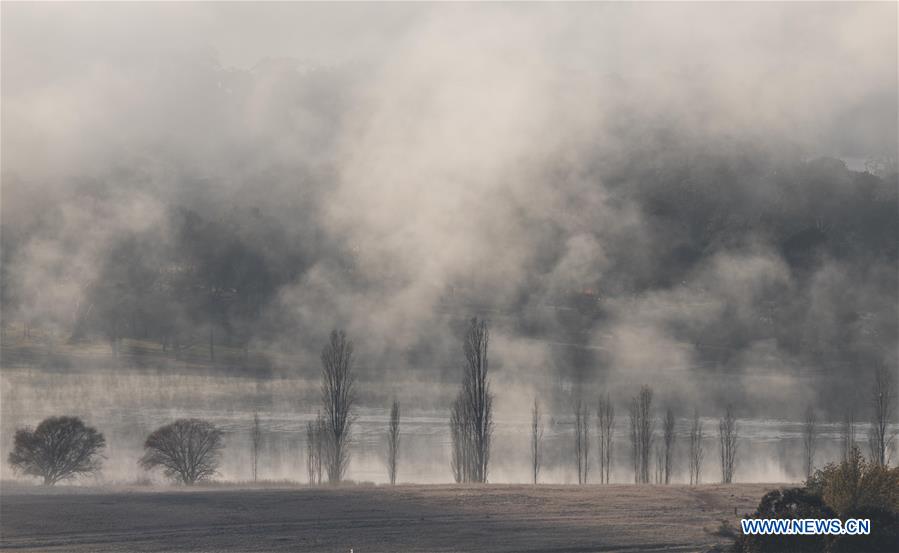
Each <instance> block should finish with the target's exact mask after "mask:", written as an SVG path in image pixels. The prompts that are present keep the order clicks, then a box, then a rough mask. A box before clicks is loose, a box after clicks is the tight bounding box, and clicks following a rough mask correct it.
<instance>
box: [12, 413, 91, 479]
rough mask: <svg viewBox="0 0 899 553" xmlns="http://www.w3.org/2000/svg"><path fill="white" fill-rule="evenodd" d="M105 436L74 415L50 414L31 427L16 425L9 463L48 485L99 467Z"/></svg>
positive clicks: (88, 472)
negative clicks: (17, 426) (54, 415)
mask: <svg viewBox="0 0 899 553" xmlns="http://www.w3.org/2000/svg"><path fill="white" fill-rule="evenodd" d="M104 447H106V439H105V438H104V437H103V434H101V433H100V432H97V430H96V429H95V428H92V427H90V426H87V425H85V424H84V422H83V421H82V420H81V419H79V418H77V417H50V418H47V419H44V420H43V421H41V422H40V424H38V425H37V428H35V429H34V430H32V429H30V428H20V429H18V430H16V434H15V437H14V438H13V450H12V451H11V452H10V454H9V458H8V461H9V464H10V465H11V466H12V467H13V469H15V470H17V471H20V472H22V473H23V474H27V475H29V476H38V477H41V478H43V479H44V485H46V486H52V485H53V484H56V483H57V482H59V481H60V480H67V479H69V478H74V477H76V476H80V475H83V474H92V473H95V472H97V471H99V470H100V465H101V460H102V456H101V454H100V451H101V450H102V449H103V448H104Z"/></svg>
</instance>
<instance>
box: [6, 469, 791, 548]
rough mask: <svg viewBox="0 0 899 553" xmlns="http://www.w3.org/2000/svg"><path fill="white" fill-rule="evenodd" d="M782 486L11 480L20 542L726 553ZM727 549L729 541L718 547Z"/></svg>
mask: <svg viewBox="0 0 899 553" xmlns="http://www.w3.org/2000/svg"><path fill="white" fill-rule="evenodd" d="M774 486H775V485H772V484H735V485H731V486H722V485H703V486H699V487H695V488H691V487H688V486H680V485H672V486H667V487H665V486H631V485H612V486H606V487H603V486H584V487H578V486H549V485H547V486H538V487H532V486H525V485H509V486H507V485H487V486H479V487H475V486H462V487H457V486H398V487H395V488H389V487H384V486H357V487H348V488H341V489H309V488H292V489H291V488H281V489H260V488H256V489H251V488H233V487H229V488H218V489H208V488H207V489H203V488H199V489H194V490H184V489H177V490H173V489H172V488H168V489H165V488H151V489H146V488H143V489H141V488H134V487H131V488H128V487H118V488H115V489H113V490H109V489H100V488H86V487H79V488H66V487H61V488H56V489H42V488H39V487H21V486H17V485H15V484H13V485H10V484H9V483H5V484H4V486H3V489H2V493H3V501H2V505H0V534H2V548H3V549H15V550H17V551H47V552H49V551H60V552H61V551H66V552H73V553H80V552H84V553H86V552H93V553H100V552H111V551H139V552H149V551H170V552H176V551H210V552H211V551H293V552H296V551H334V552H348V551H350V550H352V551H353V552H354V553H364V552H381V551H382V552H396V551H509V552H527V551H535V552H536V551H543V552H588V551H604V552H614V551H621V552H624V551H643V552H652V551H669V552H670V551H701V552H705V551H716V550H720V549H721V548H724V547H725V546H726V545H727V544H728V543H730V540H729V539H728V538H726V537H723V536H721V535H719V534H718V533H717V532H718V529H719V526H720V524H721V521H722V520H725V521H727V522H728V523H729V524H731V525H732V526H733V525H734V524H738V522H736V521H737V518H736V517H735V516H734V508H736V509H737V512H738V513H739V514H743V513H744V512H749V511H752V510H754V508H755V506H756V505H757V504H758V501H759V499H760V498H761V496H762V495H763V494H764V493H765V491H767V490H769V489H771V488H772V487H774ZM716 548H718V549H716Z"/></svg>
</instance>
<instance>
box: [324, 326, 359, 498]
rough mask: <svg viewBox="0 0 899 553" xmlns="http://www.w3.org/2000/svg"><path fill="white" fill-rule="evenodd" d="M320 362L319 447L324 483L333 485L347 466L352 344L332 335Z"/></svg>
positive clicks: (340, 334) (337, 334) (352, 399)
mask: <svg viewBox="0 0 899 553" xmlns="http://www.w3.org/2000/svg"><path fill="white" fill-rule="evenodd" d="M321 359H322V406H323V407H324V411H325V414H324V420H325V436H324V438H325V439H324V442H323V444H322V445H323V449H324V453H325V458H324V460H325V469H326V470H327V472H328V481H329V482H331V483H332V484H336V483H338V482H340V481H341V480H342V479H343V476H344V474H346V469H347V466H349V462H350V451H349V438H350V428H351V427H352V424H353V403H354V402H355V399H356V392H355V386H354V385H355V380H356V377H355V375H354V373H353V342H352V341H350V340H347V337H346V334H345V333H344V332H343V331H342V330H334V331H332V332H331V339H330V340H329V342H328V344H327V345H326V346H325V347H324V348H323V349H322V355H321Z"/></svg>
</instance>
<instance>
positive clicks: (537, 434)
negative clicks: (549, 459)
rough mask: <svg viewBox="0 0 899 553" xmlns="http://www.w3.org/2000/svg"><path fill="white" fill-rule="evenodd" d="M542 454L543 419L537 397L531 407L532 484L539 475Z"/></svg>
mask: <svg viewBox="0 0 899 553" xmlns="http://www.w3.org/2000/svg"><path fill="white" fill-rule="evenodd" d="M542 454H543V420H542V418H541V416H540V406H539V405H538V404H537V398H536V397H535V398H534V407H533V408H532V409H531V473H532V477H533V482H534V484H536V483H537V479H538V478H539V477H540V465H541V462H542Z"/></svg>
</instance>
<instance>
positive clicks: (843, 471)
mask: <svg viewBox="0 0 899 553" xmlns="http://www.w3.org/2000/svg"><path fill="white" fill-rule="evenodd" d="M806 487H807V488H808V489H809V490H811V491H812V492H813V493H815V494H817V495H819V496H821V498H822V499H824V502H825V503H827V504H828V505H830V506H831V507H833V508H834V510H836V512H837V513H838V514H839V515H840V516H841V517H844V518H845V517H847V516H848V513H850V512H854V511H858V510H860V509H870V510H875V511H876V510H884V511H893V512H897V511H899V467H897V468H893V469H890V468H887V467H884V466H882V465H879V464H877V463H869V462H867V461H865V458H864V457H862V455H861V453H860V452H859V450H858V448H852V451H851V453H850V455H849V458H848V459H847V460H846V461H844V462H842V463H840V464H834V463H831V464H829V465H827V466H826V467H824V468H822V469H819V470H817V471H815V474H814V475H812V477H811V478H809V479H808V482H807V483H806Z"/></svg>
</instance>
